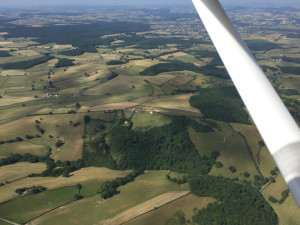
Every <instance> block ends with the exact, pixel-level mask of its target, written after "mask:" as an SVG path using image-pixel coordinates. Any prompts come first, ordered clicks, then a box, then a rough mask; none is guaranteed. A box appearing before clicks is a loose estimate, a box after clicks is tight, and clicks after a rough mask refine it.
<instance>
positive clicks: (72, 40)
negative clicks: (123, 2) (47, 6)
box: [5, 21, 150, 54]
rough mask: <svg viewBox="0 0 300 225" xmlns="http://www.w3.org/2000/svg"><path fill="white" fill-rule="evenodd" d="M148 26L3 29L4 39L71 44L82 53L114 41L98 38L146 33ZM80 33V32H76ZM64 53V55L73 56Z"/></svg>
mask: <svg viewBox="0 0 300 225" xmlns="http://www.w3.org/2000/svg"><path fill="white" fill-rule="evenodd" d="M149 29H150V26H149V25H148V24H144V23H135V22H119V21H114V22H93V23H90V24H85V23H83V24H71V25H62V26H56V25H55V24H53V25H49V26H46V27H30V26H17V25H16V26H10V27H7V28H6V29H5V31H6V32H8V34H7V35H5V37H6V38H16V37H37V36H38V38H37V39H36V41H37V42H39V43H41V44H47V43H52V42H55V43H57V44H72V45H73V46H77V47H78V48H79V49H81V50H82V51H84V52H97V50H96V48H95V46H96V45H108V44H110V43H111V42H113V41H115V39H114V38H113V37H109V38H99V37H101V36H103V35H107V34H115V33H130V32H140V31H147V30H149ZM78 31H80V32H78ZM73 53H74V52H71V53H65V54H73Z"/></svg>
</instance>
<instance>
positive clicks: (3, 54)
mask: <svg viewBox="0 0 300 225" xmlns="http://www.w3.org/2000/svg"><path fill="white" fill-rule="evenodd" d="M9 56H11V54H9V53H8V52H7V51H0V57H9Z"/></svg>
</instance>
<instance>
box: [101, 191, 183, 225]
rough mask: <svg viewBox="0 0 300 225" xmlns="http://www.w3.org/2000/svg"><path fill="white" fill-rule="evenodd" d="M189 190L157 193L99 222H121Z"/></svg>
mask: <svg viewBox="0 0 300 225" xmlns="http://www.w3.org/2000/svg"><path fill="white" fill-rule="evenodd" d="M188 193H189V191H177V192H168V193H165V194H162V195H159V196H157V197H155V198H152V199H150V200H148V201H146V202H143V203H141V204H139V205H136V206H134V207H132V208H130V209H127V210H126V211H124V212H122V213H120V214H118V215H116V216H115V217H113V218H112V219H109V220H105V221H103V222H102V223H101V224H102V225H115V224H123V223H125V222H128V221H130V220H132V219H134V218H136V217H138V216H140V215H143V214H145V213H147V212H149V211H151V210H153V209H156V208H158V207H161V206H163V205H165V204H168V203H169V202H171V201H174V200H176V199H178V198H181V197H183V196H185V195H187V194H188Z"/></svg>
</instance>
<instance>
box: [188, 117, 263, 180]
mask: <svg viewBox="0 0 300 225" xmlns="http://www.w3.org/2000/svg"><path fill="white" fill-rule="evenodd" d="M218 125H219V126H220V127H221V131H216V132H209V133H199V132H196V131H195V130H194V129H193V128H191V127H190V128H189V134H190V138H191V140H192V141H193V143H194V144H195V146H196V148H197V149H198V151H199V153H200V154H205V155H208V154H209V153H211V152H212V151H219V152H220V156H219V158H218V159H217V161H220V162H221V163H222V164H223V167H222V168H216V167H213V168H212V170H211V172H210V174H211V175H215V176H218V175H222V176H225V177H231V178H234V177H239V178H242V179H243V178H244V176H243V173H244V172H248V173H250V179H251V180H252V179H253V177H254V175H257V174H258V172H257V170H256V167H255V164H254V161H253V160H252V158H251V155H250V154H249V150H248V148H247V146H246V143H245V141H244V139H243V138H242V137H241V136H240V135H239V134H238V133H237V132H236V131H235V130H233V128H232V127H231V126H229V125H228V124H226V123H221V122H219V123H218ZM230 166H234V167H235V168H236V169H237V172H235V173H231V172H229V170H228V168H229V167H230Z"/></svg>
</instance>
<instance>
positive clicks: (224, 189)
mask: <svg viewBox="0 0 300 225" xmlns="http://www.w3.org/2000/svg"><path fill="white" fill-rule="evenodd" d="M190 188H191V191H192V192H193V193H194V194H196V195H198V196H201V197H213V198H215V199H216V202H214V203H212V204H209V205H208V207H207V208H205V209H202V210H200V211H198V213H197V214H196V215H195V216H193V222H195V223H197V224H200V225H207V224H210V225H240V224H243V225H276V224H278V218H277V215H276V213H275V212H274V210H273V208H272V207H271V206H270V205H269V204H268V202H267V201H266V200H265V199H264V197H263V196H262V194H261V193H260V192H259V191H258V190H257V189H255V188H253V187H252V186H251V185H249V184H241V183H237V182H234V181H232V180H230V179H228V178H224V177H212V176H201V177H197V178H194V179H192V180H191V181H190Z"/></svg>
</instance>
